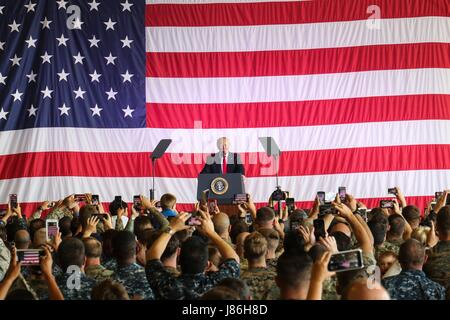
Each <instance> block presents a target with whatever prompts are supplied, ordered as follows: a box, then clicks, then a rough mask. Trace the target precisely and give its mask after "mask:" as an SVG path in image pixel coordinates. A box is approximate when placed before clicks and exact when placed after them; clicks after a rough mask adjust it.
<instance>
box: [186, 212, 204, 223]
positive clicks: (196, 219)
mask: <svg viewBox="0 0 450 320" xmlns="http://www.w3.org/2000/svg"><path fill="white" fill-rule="evenodd" d="M201 224H202V221H201V220H200V217H199V216H198V214H197V212H192V216H191V217H190V218H189V219H187V221H186V225H188V226H200V225H201Z"/></svg>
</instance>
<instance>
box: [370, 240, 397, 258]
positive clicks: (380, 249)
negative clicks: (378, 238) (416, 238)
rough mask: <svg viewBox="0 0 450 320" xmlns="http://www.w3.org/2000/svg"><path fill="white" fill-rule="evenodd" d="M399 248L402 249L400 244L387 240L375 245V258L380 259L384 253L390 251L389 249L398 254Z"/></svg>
mask: <svg viewBox="0 0 450 320" xmlns="http://www.w3.org/2000/svg"><path fill="white" fill-rule="evenodd" d="M399 250H400V244H396V243H392V242H389V241H385V242H383V243H382V244H381V245H379V246H375V258H376V259H377V260H378V259H379V258H380V255H381V254H382V253H384V252H388V251H391V252H393V253H395V254H396V255H398V252H399Z"/></svg>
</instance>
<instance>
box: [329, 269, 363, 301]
mask: <svg viewBox="0 0 450 320" xmlns="http://www.w3.org/2000/svg"><path fill="white" fill-rule="evenodd" d="M336 277H337V285H336V293H337V294H339V295H344V294H345V293H346V291H347V289H348V287H349V286H350V285H351V284H352V283H353V282H354V281H358V280H361V279H367V272H366V269H360V270H350V271H344V272H337V273H336Z"/></svg>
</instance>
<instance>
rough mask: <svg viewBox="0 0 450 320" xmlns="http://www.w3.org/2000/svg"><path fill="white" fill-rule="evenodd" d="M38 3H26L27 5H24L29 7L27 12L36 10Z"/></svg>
mask: <svg viewBox="0 0 450 320" xmlns="http://www.w3.org/2000/svg"><path fill="white" fill-rule="evenodd" d="M36 5H37V3H32V2H31V1H30V2H29V3H28V4H26V5H24V7H25V8H27V13H28V12H30V11H33V12H34V11H35V10H34V7H36Z"/></svg>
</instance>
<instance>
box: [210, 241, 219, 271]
mask: <svg viewBox="0 0 450 320" xmlns="http://www.w3.org/2000/svg"><path fill="white" fill-rule="evenodd" d="M221 259H222V256H221V254H220V251H219V249H217V247H214V246H208V260H209V262H211V263H212V264H213V265H215V266H216V267H218V266H219V265H220V260H221Z"/></svg>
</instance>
